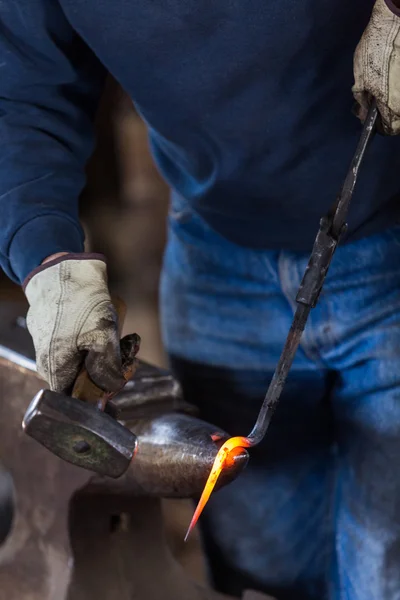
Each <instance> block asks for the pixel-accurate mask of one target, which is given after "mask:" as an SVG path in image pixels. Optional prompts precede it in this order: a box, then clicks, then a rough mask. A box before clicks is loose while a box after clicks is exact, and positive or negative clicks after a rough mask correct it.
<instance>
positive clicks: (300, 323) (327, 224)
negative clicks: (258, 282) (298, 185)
mask: <svg viewBox="0 0 400 600" xmlns="http://www.w3.org/2000/svg"><path fill="white" fill-rule="evenodd" d="M377 118H378V110H377V107H376V102H375V101H374V102H373V103H372V104H371V107H370V109H369V111H368V115H367V118H366V120H365V122H364V126H363V130H362V133H361V136H360V140H359V142H358V145H357V149H356V151H355V154H354V156H353V159H352V161H351V163H350V167H349V170H348V172H347V175H346V178H345V181H344V184H343V186H342V189H341V191H340V194H339V196H338V197H337V199H336V201H335V203H334V204H333V206H332V208H331V210H330V211H329V213H328V215H327V216H326V217H325V218H324V219H322V220H321V226H320V230H319V232H318V235H317V237H316V240H315V243H314V248H313V251H312V253H311V256H310V260H309V262H308V265H307V268H306V272H305V274H304V277H303V281H302V283H301V285H300V289H299V292H298V294H297V298H296V301H297V302H298V307H297V309H296V312H295V315H294V318H293V322H292V325H291V328H290V331H289V334H288V336H287V339H286V342H285V345H284V348H283V350H282V354H281V356H280V359H279V362H278V365H277V367H276V369H275V372H274V375H273V377H272V380H271V383H270V385H269V388H268V390H267V393H266V395H265V398H264V401H263V403H262V406H261V409H260V412H259V413H258V417H257V420H256V423H255V425H254V427H253V429H252V430H251V432H250V434H249V435H248V436H247V440H248V442H249V444H250V445H251V446H255V445H257V444H259V443H260V442H261V440H262V439H263V438H264V436H265V434H266V432H267V430H268V427H269V425H270V423H271V419H272V417H273V415H274V413H275V410H276V408H277V406H278V403H279V399H280V397H281V393H282V390H283V387H284V385H285V383H286V379H287V376H288V374H289V371H290V368H291V366H292V363H293V359H294V357H295V354H296V351H297V348H298V347H299V344H300V340H301V336H302V334H303V331H304V328H305V326H306V323H307V320H308V317H309V314H310V312H311V309H312V308H314V306H315V305H316V304H317V302H318V298H319V294H320V292H321V289H322V285H323V283H324V280H325V277H326V275H327V272H328V268H329V266H330V264H331V261H332V258H333V254H334V252H335V250H336V246H337V244H338V242H339V240H340V237H341V236H342V234H343V232H344V230H345V229H346V227H347V224H346V217H347V212H348V208H349V205H350V202H351V199H352V197H353V193H354V188H355V185H356V183H357V178H358V175H359V170H360V167H361V164H362V162H363V159H364V157H365V152H366V150H367V147H368V145H369V143H370V141H371V139H372V137H373V134H374V131H375V125H376V121H377Z"/></svg>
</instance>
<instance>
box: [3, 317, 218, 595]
mask: <svg viewBox="0 0 400 600" xmlns="http://www.w3.org/2000/svg"><path fill="white" fill-rule="evenodd" d="M0 328H1V325H0ZM12 356H15V355H12ZM21 362H23V361H21V360H20V359H18V360H17V361H15V362H13V361H11V360H9V359H5V358H4V357H3V358H0V460H1V463H0V464H1V468H0V519H3V521H2V524H3V527H2V528H1V527H0V532H1V539H0V600H93V599H94V598H95V599H96V600H114V599H115V598H116V597H118V598H121V599H128V598H129V599H130V600H223V599H224V598H225V597H223V596H221V595H219V594H217V593H216V592H214V591H213V590H211V589H209V588H205V587H202V586H200V585H197V584H195V583H193V581H192V580H191V579H190V578H189V577H188V576H187V575H186V573H185V572H184V571H183V569H182V568H181V566H180V565H179V564H178V563H177V561H176V560H175V559H174V558H173V556H172V554H171V551H170V549H169V547H168V544H167V540H166V537H165V532H164V527H163V520H162V513H161V505H160V501H159V499H157V498H153V499H150V498H143V497H140V496H141V495H142V494H143V493H144V491H143V488H144V487H146V486H143V485H142V483H143V479H141V485H138V483H137V482H136V481H135V474H134V472H133V471H132V472H130V474H129V476H128V474H127V475H124V476H123V477H122V478H121V479H119V480H113V479H109V478H100V477H97V478H95V479H94V478H93V476H92V475H91V474H90V473H89V472H87V471H85V470H83V469H79V468H76V467H74V466H72V465H70V464H68V463H66V462H65V461H62V460H60V459H58V458H57V457H56V456H54V455H53V454H52V453H50V452H48V451H47V450H46V449H45V448H43V447H42V446H41V445H40V444H37V443H35V442H34V440H32V439H31V438H30V437H28V436H26V435H25V434H24V433H23V431H22V429H21V420H22V417H23V414H24V411H25V408H26V406H27V404H28V402H29V399H30V398H32V396H33V395H34V394H35V393H36V392H38V391H39V390H40V388H41V386H42V382H41V381H40V379H39V378H38V377H37V375H36V374H35V373H34V371H32V370H31V369H29V368H28V369H26V368H25V367H23V366H21ZM144 431H147V429H146V428H144ZM148 443H150V441H149V442H148ZM205 475H206V473H205ZM165 476H166V477H168V475H167V473H165ZM141 477H144V473H142V475H141ZM152 485H154V482H153V484H152ZM157 485H158V486H159V484H157ZM168 485H169V486H170V484H168ZM150 491H151V490H150ZM189 491H190V490H189ZM225 600H228V599H227V598H225Z"/></svg>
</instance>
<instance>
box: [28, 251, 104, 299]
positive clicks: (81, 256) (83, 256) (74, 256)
mask: <svg viewBox="0 0 400 600" xmlns="http://www.w3.org/2000/svg"><path fill="white" fill-rule="evenodd" d="M66 260H101V261H102V262H104V263H106V264H107V260H106V257H105V256H104V254H96V253H93V252H92V253H90V252H70V253H68V254H64V255H63V256H59V257H58V258H55V259H53V260H49V261H48V262H46V263H45V264H43V265H40V266H39V267H36V269H33V271H31V272H30V273H29V275H28V276H27V277H26V278H25V279H24V281H23V283H22V289H23V290H24V291H25V289H26V286H27V285H28V283H29V282H30V280H31V279H32V278H33V277H34V276H35V275H37V274H38V273H41V271H45V270H46V269H48V268H49V267H54V265H58V264H59V263H62V262H64V261H66Z"/></svg>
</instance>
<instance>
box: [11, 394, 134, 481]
mask: <svg viewBox="0 0 400 600" xmlns="http://www.w3.org/2000/svg"><path fill="white" fill-rule="evenodd" d="M22 427H23V429H24V431H25V433H27V434H28V435H29V436H30V437H32V438H33V439H35V440H36V441H37V442H39V443H40V444H42V445H43V446H44V447H45V448H47V449H48V450H50V451H51V452H53V453H54V454H55V455H56V456H58V457H59V458H62V459H63V460H66V461H67V462H70V463H72V464H74V465H76V466H78V467H83V468H85V469H88V470H90V471H93V472H95V473H99V474H100V475H108V476H109V477H120V476H121V475H123V473H125V471H126V470H127V469H128V467H129V466H130V463H131V461H132V458H133V457H134V455H135V452H136V447H137V440H136V436H135V434H134V433H132V432H131V431H129V429H128V428H126V427H124V426H123V425H121V423H119V422H118V421H116V420H115V419H113V418H112V417H110V416H109V415H107V414H105V413H103V412H101V411H100V410H98V408H97V407H96V406H94V405H92V404H88V403H86V402H82V401H81V400H77V399H75V398H71V397H70V396H67V395H65V394H58V393H55V392H51V391H49V390H41V391H40V392H39V393H38V394H37V395H36V396H35V397H34V399H33V400H32V402H31V403H30V405H29V407H28V410H27V411H26V413H25V416H24V419H23V423H22Z"/></svg>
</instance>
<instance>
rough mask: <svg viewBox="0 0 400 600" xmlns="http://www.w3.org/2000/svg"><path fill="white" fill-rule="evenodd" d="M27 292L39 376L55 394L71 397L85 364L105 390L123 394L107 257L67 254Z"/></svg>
mask: <svg viewBox="0 0 400 600" xmlns="http://www.w3.org/2000/svg"><path fill="white" fill-rule="evenodd" d="M24 288H25V294H26V297H27V299H28V302H29V311H28V315H27V327H28V329H29V332H30V334H31V336H32V338H33V342H34V346H35V351H36V364H37V370H38V373H39V374H40V375H41V376H42V377H43V378H44V379H45V380H46V381H47V382H48V384H49V386H50V388H51V389H52V390H54V391H57V392H68V391H69V390H70V388H71V387H72V385H73V384H74V382H75V379H76V377H77V375H78V373H79V371H80V368H81V366H82V362H83V361H85V366H86V368H87V371H88V373H89V376H90V377H91V379H92V380H93V381H94V383H95V384H96V385H98V386H99V387H100V388H102V389H103V390H106V391H117V390H119V389H120V388H122V387H123V385H124V383H125V379H124V377H123V373H122V365H121V356H120V345H119V342H120V339H119V334H118V321H117V314H116V311H115V309H114V306H113V305H112V303H111V298H110V294H109V291H108V287H107V268H106V263H105V262H104V259H103V257H102V256H101V255H93V254H66V255H64V256H61V257H60V258H57V259H55V260H53V261H50V262H48V263H45V264H43V265H42V266H40V267H38V268H37V269H35V271H33V273H32V274H31V275H30V276H28V278H27V280H26V282H25V284H24Z"/></svg>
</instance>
